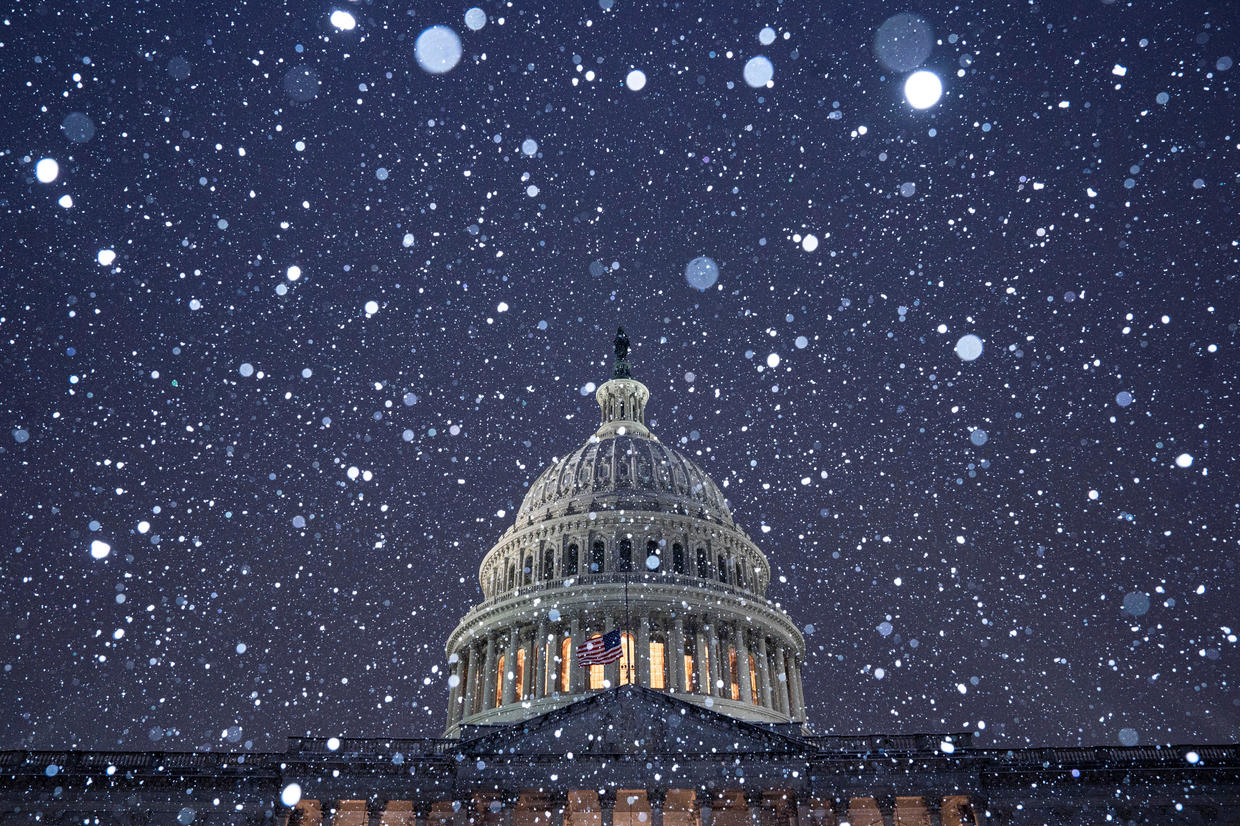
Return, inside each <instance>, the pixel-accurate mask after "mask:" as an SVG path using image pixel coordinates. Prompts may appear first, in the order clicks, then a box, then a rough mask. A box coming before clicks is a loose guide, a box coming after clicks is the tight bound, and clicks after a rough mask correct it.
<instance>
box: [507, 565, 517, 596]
mask: <svg viewBox="0 0 1240 826" xmlns="http://www.w3.org/2000/svg"><path fill="white" fill-rule="evenodd" d="M515 587H517V569H516V568H515V567H514V566H513V565H512V563H508V590H509V591H511V590H512V589H513V588H515Z"/></svg>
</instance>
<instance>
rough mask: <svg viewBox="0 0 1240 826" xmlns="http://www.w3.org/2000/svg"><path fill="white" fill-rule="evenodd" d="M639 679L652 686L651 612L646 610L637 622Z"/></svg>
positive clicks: (647, 686) (648, 686)
mask: <svg viewBox="0 0 1240 826" xmlns="http://www.w3.org/2000/svg"><path fill="white" fill-rule="evenodd" d="M637 681H638V682H639V683H641V684H642V685H643V686H645V687H646V688H650V614H648V613H646V612H645V611H643V612H642V615H641V618H640V619H639V620H638V622H637Z"/></svg>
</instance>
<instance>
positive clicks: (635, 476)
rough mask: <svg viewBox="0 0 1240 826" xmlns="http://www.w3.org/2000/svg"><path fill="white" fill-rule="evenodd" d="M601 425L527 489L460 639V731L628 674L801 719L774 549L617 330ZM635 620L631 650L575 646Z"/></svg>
mask: <svg viewBox="0 0 1240 826" xmlns="http://www.w3.org/2000/svg"><path fill="white" fill-rule="evenodd" d="M614 345H615V351H616V360H615V366H614V369H613V372H612V378H611V379H610V380H609V381H607V382H605V383H604V384H603V385H602V386H600V387H599V388H598V390H597V391H596V393H595V398H596V399H597V401H598V404H599V412H600V423H599V426H598V428H597V430H595V432H594V433H593V435H591V436H590V437H589V439H588V440H587V441H586V443H585V444H583V445H582V446H581V447H579V448H578V449H577V450H575V451H573V452H572V453H570V454H568V455H567V456H565V457H564V458H562V459H558V460H555V461H553V462H552V464H551V466H550V467H548V468H547V469H546V470H545V471H543V473H542V474H540V475H539V476H538V478H537V479H536V480H535V481H534V483H533V484H532V485H531V486H530V489H529V490H528V491H527V492H526V495H525V498H524V501H523V502H522V504H521V507H520V509H519V510H518V511H517V514H516V517H515V519H514V521H513V524H512V526H511V527H509V528H508V530H506V531H505V532H504V534H503V535H502V536H501V537H500V538H499V541H498V542H497V543H496V544H495V546H494V547H493V548H491V550H490V551H488V552H487V554H486V555H485V556H484V557H483V560H482V564H481V565H480V566H479V572H478V574H479V581H480V583H481V585H482V592H483V596H484V600H483V602H481V603H480V604H478V605H476V606H474V608H473V609H471V610H470V611H469V613H468V614H466V616H465V617H464V618H462V620H461V622H460V624H459V625H458V626H457V628H456V630H455V631H453V632H452V634H451V635H450V636H449V638H448V643H447V653H448V660H449V666H450V669H451V676H450V679H449V685H450V692H449V702H448V724H447V733H448V734H449V735H450V736H455V735H458V734H460V732H461V728H462V727H463V726H470V725H483V724H492V723H508V722H515V721H519V720H525V719H529V718H531V717H534V716H537V715H538V714H541V713H545V712H547V711H549V710H551V709H554V708H558V707H561V706H563V705H565V704H566V703H569V702H572V701H574V700H578V699H582V698H584V697H586V696H588V695H590V694H591V693H593V692H596V691H599V690H605V689H609V688H617V687H619V686H621V685H626V684H629V683H633V684H637V685H640V686H643V687H646V688H652V689H655V690H661V691H666V692H668V693H671V694H676V695H678V696H680V697H681V698H683V699H685V700H688V701H689V702H692V703H694V704H697V705H702V706H705V707H708V708H712V709H714V710H716V711H720V712H722V713H724V714H727V715H730V716H732V717H736V718H739V719H742V720H748V721H752V722H761V723H803V722H804V720H805V707H804V697H803V695H802V692H801V660H802V658H803V656H804V652H805V643H804V640H803V638H802V636H801V633H800V631H799V630H798V628H797V627H796V625H795V623H793V622H792V620H791V619H790V618H789V617H788V616H787V614H786V613H785V612H784V611H783V610H782V609H781V608H779V607H778V606H777V605H776V604H774V603H772V602H771V601H769V600H768V599H766V588H767V585H768V584H769V582H770V575H771V574H770V565H769V563H768V562H767V559H766V555H765V554H763V553H762V551H761V550H759V549H758V547H757V546H756V545H754V543H753V541H752V540H751V539H750V538H749V536H748V535H747V534H746V533H745V531H744V530H742V529H741V528H740V527H739V526H738V525H737V524H736V523H735V521H734V519H733V516H732V512H731V510H730V509H729V507H728V504H727V501H726V500H725V499H724V497H723V493H722V492H721V491H720V490H719V487H718V486H717V485H716V484H715V483H714V481H713V480H711V478H710V477H709V476H707V475H706V472H705V471H703V470H702V468H700V467H698V465H697V464H696V463H694V462H693V461H692V460H691V459H689V458H688V457H687V456H685V455H684V454H683V453H681V452H680V451H679V450H677V449H676V448H674V447H671V446H669V445H665V444H663V443H662V442H661V441H659V439H658V438H657V437H656V436H655V435H654V434H653V433H651V432H650V430H649V428H647V426H646V416H645V413H646V403H647V402H648V401H649V399H650V391H649V389H648V388H647V387H646V386H645V385H644V384H642V383H641V382H639V381H637V380H636V379H634V378H633V377H632V365H631V364H630V362H629V358H628V356H629V339H628V337H627V336H626V335H625V334H624V330H623V329H620V330H618V331H617V334H616V338H615V341H614ZM611 630H620V631H622V632H623V633H622V635H621V639H622V643H621V647H622V649H623V655H622V657H621V659H620V661H619V662H613V663H611V664H608V665H605V666H603V665H600V666H594V667H593V668H583V667H580V666H578V664H577V662H576V647H577V646H578V645H580V644H582V643H583V642H584V641H587V640H589V639H591V638H593V637H597V636H600V635H601V634H603V633H605V632H607V631H611Z"/></svg>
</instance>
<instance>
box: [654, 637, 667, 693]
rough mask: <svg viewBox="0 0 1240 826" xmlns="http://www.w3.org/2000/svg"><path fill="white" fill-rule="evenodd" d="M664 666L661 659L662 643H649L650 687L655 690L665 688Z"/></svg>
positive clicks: (662, 658)
mask: <svg viewBox="0 0 1240 826" xmlns="http://www.w3.org/2000/svg"><path fill="white" fill-rule="evenodd" d="M666 670H667V669H666V665H665V662H664V657H663V643H661V642H651V643H650V687H651V688H657V689H660V690H662V689H665V688H667V678H666V677H665V676H664V675H665V673H666Z"/></svg>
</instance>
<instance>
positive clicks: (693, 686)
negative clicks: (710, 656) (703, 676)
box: [685, 654, 698, 694]
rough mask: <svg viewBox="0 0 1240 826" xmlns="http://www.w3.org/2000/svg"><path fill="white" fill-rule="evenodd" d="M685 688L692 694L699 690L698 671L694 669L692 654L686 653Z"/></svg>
mask: <svg viewBox="0 0 1240 826" xmlns="http://www.w3.org/2000/svg"><path fill="white" fill-rule="evenodd" d="M685 690H686V691H688V692H689V693H690V694H696V693H697V690H698V686H697V672H696V671H694V669H693V655H692V654H685Z"/></svg>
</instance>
